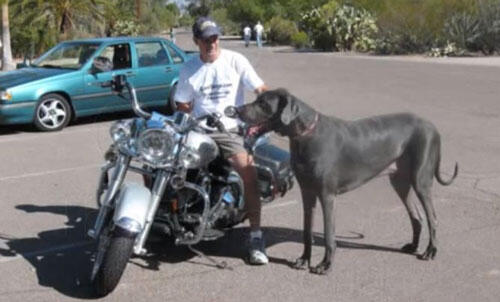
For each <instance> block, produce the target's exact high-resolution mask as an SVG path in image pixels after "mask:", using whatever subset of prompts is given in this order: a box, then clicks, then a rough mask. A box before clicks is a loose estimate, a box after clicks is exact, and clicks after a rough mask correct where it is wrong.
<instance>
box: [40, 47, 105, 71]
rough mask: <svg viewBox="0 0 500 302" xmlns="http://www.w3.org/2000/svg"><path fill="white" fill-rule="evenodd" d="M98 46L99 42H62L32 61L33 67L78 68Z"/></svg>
mask: <svg viewBox="0 0 500 302" xmlns="http://www.w3.org/2000/svg"><path fill="white" fill-rule="evenodd" d="M97 48H99V43H63V44H60V45H58V46H57V47H55V48H53V49H52V50H50V51H49V52H47V53H46V54H45V55H43V56H42V57H40V59H38V60H36V61H35V62H33V64H32V66H34V67H43V68H64V69H80V68H81V67H82V66H83V65H84V64H85V63H86V62H87V61H88V60H89V58H90V57H91V56H92V55H93V54H94V52H95V51H96V50H97Z"/></svg>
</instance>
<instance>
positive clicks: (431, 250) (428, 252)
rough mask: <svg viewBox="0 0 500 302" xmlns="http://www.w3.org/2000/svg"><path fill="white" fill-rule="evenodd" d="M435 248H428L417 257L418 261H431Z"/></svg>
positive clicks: (434, 254)
mask: <svg viewBox="0 0 500 302" xmlns="http://www.w3.org/2000/svg"><path fill="white" fill-rule="evenodd" d="M436 253H437V248H436V247H435V246H429V247H428V248H427V249H426V250H425V252H424V253H423V254H422V255H420V257H418V259H420V260H433V259H434V257H436Z"/></svg>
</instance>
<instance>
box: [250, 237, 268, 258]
mask: <svg viewBox="0 0 500 302" xmlns="http://www.w3.org/2000/svg"><path fill="white" fill-rule="evenodd" d="M249 245H250V249H249V251H248V253H249V256H248V262H249V263H250V264H254V265H263V264H267V263H269V259H268V258H267V255H266V243H265V241H264V238H263V237H255V238H251V239H250V244H249Z"/></svg>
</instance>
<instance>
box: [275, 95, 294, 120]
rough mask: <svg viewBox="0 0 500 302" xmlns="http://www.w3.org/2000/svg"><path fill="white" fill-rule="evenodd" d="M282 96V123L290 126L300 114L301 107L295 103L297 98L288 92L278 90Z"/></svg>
mask: <svg viewBox="0 0 500 302" xmlns="http://www.w3.org/2000/svg"><path fill="white" fill-rule="evenodd" d="M277 92H278V94H279V96H280V104H279V106H280V108H282V109H281V115H280V118H281V122H282V123H283V125H289V124H290V123H291V122H292V121H293V120H294V119H295V118H296V117H297V115H298V114H299V107H298V106H297V103H296V102H295V98H294V97H293V96H292V95H291V94H290V93H289V92H288V91H287V90H286V89H278V91H277Z"/></svg>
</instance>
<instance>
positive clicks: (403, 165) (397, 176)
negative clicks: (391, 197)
mask: <svg viewBox="0 0 500 302" xmlns="http://www.w3.org/2000/svg"><path fill="white" fill-rule="evenodd" d="M410 165H411V163H410V161H409V157H407V156H405V155H403V156H402V157H401V158H400V159H398V161H397V162H396V167H397V170H396V171H395V172H394V173H393V174H391V176H390V181H391V185H392V187H393V188H394V190H395V191H396V193H397V194H398V196H399V198H400V199H401V201H402V202H403V204H404V206H405V208H406V211H407V212H408V215H409V216H410V222H411V226H412V230H413V239H412V242H411V243H408V244H406V245H404V246H403V247H402V248H401V250H402V251H403V252H405V253H414V252H416V251H417V248H418V243H419V240H420V233H421V231H422V215H421V214H420V211H419V210H418V207H417V206H416V204H415V202H414V201H412V200H410V198H409V193H410V189H411V179H410V172H409V171H410V169H411V166H410Z"/></svg>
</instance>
